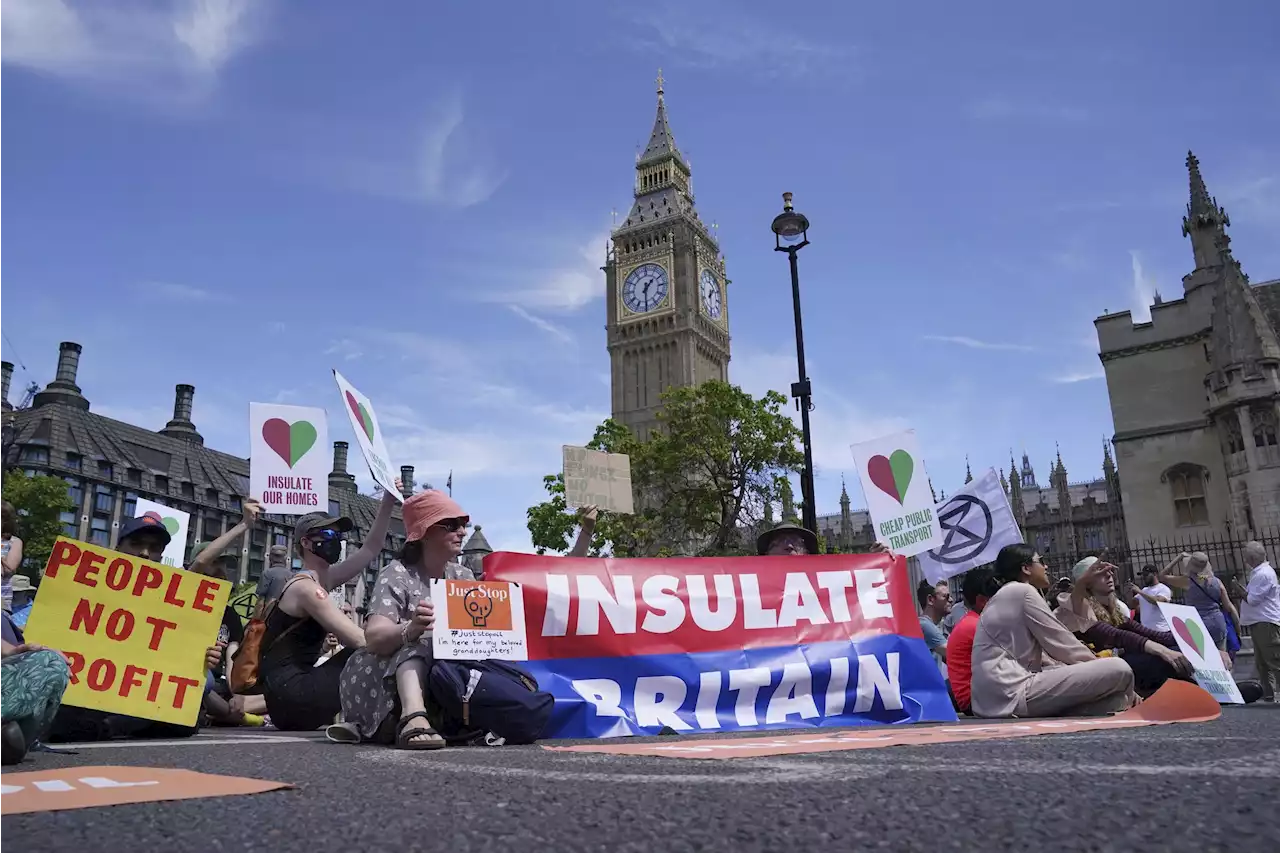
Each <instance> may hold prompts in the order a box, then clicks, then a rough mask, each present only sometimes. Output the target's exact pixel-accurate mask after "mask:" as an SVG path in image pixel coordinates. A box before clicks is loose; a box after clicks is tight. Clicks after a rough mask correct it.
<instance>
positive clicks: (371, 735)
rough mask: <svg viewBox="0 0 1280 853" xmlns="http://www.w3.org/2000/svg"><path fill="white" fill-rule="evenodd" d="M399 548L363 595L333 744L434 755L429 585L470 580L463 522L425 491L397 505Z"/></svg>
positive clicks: (449, 502) (445, 500)
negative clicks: (362, 641)
mask: <svg viewBox="0 0 1280 853" xmlns="http://www.w3.org/2000/svg"><path fill="white" fill-rule="evenodd" d="M403 513H404V531H405V544H404V548H403V549H402V551H401V553H400V559H399V560H398V561H396V562H393V563H391V564H389V565H387V566H386V567H385V568H383V570H382V571H381V572H380V573H379V574H378V580H377V581H376V582H375V583H374V586H373V592H372V594H371V595H370V596H369V610H368V615H367V619H366V622H365V638H366V640H367V644H366V646H365V648H364V649H363V650H362V651H360V652H357V653H356V654H355V655H353V656H352V658H351V661H350V662H349V663H348V664H347V668H346V670H345V671H344V672H343V674H342V675H343V677H342V716H343V720H344V722H343V724H342V725H340V726H332V727H330V729H329V736H330V738H331V739H332V740H336V741H339V742H358V741H360V740H366V741H372V742H374V743H382V744H392V743H394V744H395V745H396V746H397V747H399V748H401V749H439V748H440V747H442V746H444V745H445V742H444V738H442V737H441V736H440V735H439V734H437V733H436V731H435V729H434V728H433V727H432V725H431V721H430V719H429V718H428V716H427V707H426V699H427V697H426V688H427V671H428V670H429V668H430V666H431V662H432V652H431V629H432V627H433V626H434V625H435V609H434V607H433V606H432V603H431V580H432V579H433V578H453V579H458V580H475V575H474V573H473V572H472V571H471V570H470V569H468V568H467V567H466V566H464V565H462V564H461V563H459V562H458V556H459V555H460V554H461V553H462V541H463V539H464V537H465V536H466V531H467V525H468V523H469V522H470V520H471V519H470V516H468V515H467V513H466V512H465V511H464V510H463V509H462V507H460V506H459V505H458V504H457V503H456V502H454V500H453V498H451V497H449V496H448V495H447V494H445V493H444V492H441V491H438V490H435V489H427V490H425V491H422V492H419V493H418V494H416V495H414V496H413V497H411V498H409V499H408V500H406V501H405V502H404V510H403Z"/></svg>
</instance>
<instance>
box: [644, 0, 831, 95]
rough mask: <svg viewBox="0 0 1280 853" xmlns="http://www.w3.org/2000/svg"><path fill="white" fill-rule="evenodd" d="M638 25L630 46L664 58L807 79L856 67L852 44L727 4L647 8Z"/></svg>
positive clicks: (706, 65) (673, 5)
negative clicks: (802, 32) (809, 35)
mask: <svg viewBox="0 0 1280 853" xmlns="http://www.w3.org/2000/svg"><path fill="white" fill-rule="evenodd" d="M632 23H633V24H636V25H638V26H639V27H641V28H642V29H641V30H640V31H639V33H638V37H637V33H635V32H632V33H630V34H629V35H628V38H627V40H626V46H627V47H628V48H630V49H631V50H633V51H637V52H640V53H643V54H645V55H646V56H649V57H652V56H654V55H655V54H656V55H658V56H660V57H661V61H662V62H671V63H679V64H684V65H690V66H694V67H701V68H726V69H734V70H743V69H745V70H748V71H750V72H751V73H755V74H762V75H764V76H769V77H804V76H806V75H809V74H814V73H823V74H825V75H826V76H827V77H828V79H830V77H831V75H833V74H835V73H838V72H840V71H845V72H848V71H850V70H852V68H851V65H852V61H853V58H854V53H855V50H854V48H853V47H852V46H850V45H837V44H831V43H822V42H817V41H813V40H811V39H806V38H803V37H801V36H799V35H797V34H795V33H792V32H788V31H787V29H786V28H785V27H784V26H783V25H782V24H781V23H780V22H779V20H777V19H776V18H773V19H765V18H757V17H754V16H751V15H750V14H749V13H745V12H743V11H742V10H741V8H740V7H738V6H735V5H733V4H730V3H724V2H711V0H705V2H701V3H697V4H683V5H681V4H672V3H665V4H658V5H657V6H652V5H650V6H646V7H645V11H644V12H641V13H638V14H636V15H635V16H633V18H632Z"/></svg>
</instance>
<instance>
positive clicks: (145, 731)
mask: <svg viewBox="0 0 1280 853" xmlns="http://www.w3.org/2000/svg"><path fill="white" fill-rule="evenodd" d="M169 541H170V536H169V531H168V530H167V529H166V528H165V526H164V524H162V523H161V521H160V519H159V518H158V517H157V516H154V515H144V516H141V517H139V518H131V519H129V520H128V521H125V522H124V523H123V524H122V525H121V526H120V536H119V538H118V539H117V540H116V550H117V551H119V552H120V553H122V554H128V555H129V556H130V557H137V558H139V559H141V560H146V561H149V562H152V563H160V562H161V560H162V558H163V556H164V550H165V548H167V547H169ZM210 559H212V558H210ZM224 648H225V646H224V645H223V644H221V643H217V642H215V643H214V645H212V646H210V647H209V648H207V649H205V656H204V662H205V671H206V681H205V695H206V696H207V695H208V694H209V692H210V691H211V690H212V688H213V681H214V680H213V676H212V671H213V670H215V669H217V668H218V666H219V665H220V664H221V663H222V654H223V651H224ZM199 730H200V725H199V721H198V720H197V723H196V725H194V726H179V725H176V724H174V723H161V722H157V721H155V720H144V719H141V718H138V717H129V716H124V715H121V714H107V713H105V712H102V711H93V710H89V709H86V708H75V707H72V706H69V705H68V706H63V707H62V708H61V709H60V710H59V711H58V715H57V717H56V718H55V719H54V724H53V731H52V732H51V733H50V735H49V739H50V740H51V741H70V740H109V739H111V738H113V737H136V738H179V737H191V736H192V735H194V734H196V733H197V732H198V731H199Z"/></svg>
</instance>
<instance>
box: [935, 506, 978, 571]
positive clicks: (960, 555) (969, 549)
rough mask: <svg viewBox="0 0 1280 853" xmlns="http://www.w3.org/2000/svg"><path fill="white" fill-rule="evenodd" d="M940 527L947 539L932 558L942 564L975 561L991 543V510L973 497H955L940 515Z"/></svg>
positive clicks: (943, 508)
mask: <svg viewBox="0 0 1280 853" xmlns="http://www.w3.org/2000/svg"><path fill="white" fill-rule="evenodd" d="M938 524H939V525H940V526H941V527H942V532H943V533H944V534H946V538H945V539H944V540H943V542H942V546H941V547H939V548H938V549H937V550H936V551H930V552H929V556H930V557H933V559H935V560H937V561H938V562H939V563H952V564H955V563H963V562H966V561H967V560H972V559H973V558H974V557H976V556H978V555H979V554H981V553H982V552H983V550H984V549H985V548H986V547H987V545H989V544H990V543H991V534H992V532H993V531H992V526H993V525H992V521H991V508H990V507H988V506H987V505H986V503H985V502H984V501H982V500H981V499H980V498H977V497H975V496H973V495H956V496H955V497H954V498H952V499H951V500H949V501H947V503H946V504H945V505H943V507H942V509H941V510H940V511H939V512H938Z"/></svg>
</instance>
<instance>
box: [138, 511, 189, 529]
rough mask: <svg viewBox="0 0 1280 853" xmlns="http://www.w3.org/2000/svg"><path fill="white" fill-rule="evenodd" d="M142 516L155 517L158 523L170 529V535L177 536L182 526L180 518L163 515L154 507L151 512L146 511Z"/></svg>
mask: <svg viewBox="0 0 1280 853" xmlns="http://www.w3.org/2000/svg"><path fill="white" fill-rule="evenodd" d="M142 517H143V518H150V519H153V520H154V521H155V522H156V523H158V524H162V525H164V529H165V530H167V531H169V535H170V536H177V535H178V528H179V527H181V526H182V524H181V523H180V522H179V521H178V519H176V518H173V517H172V516H167V515H161V514H160V513H158V512H156V511H155V510H154V509H153V510H150V511H149V512H144V513H143V514H142Z"/></svg>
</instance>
